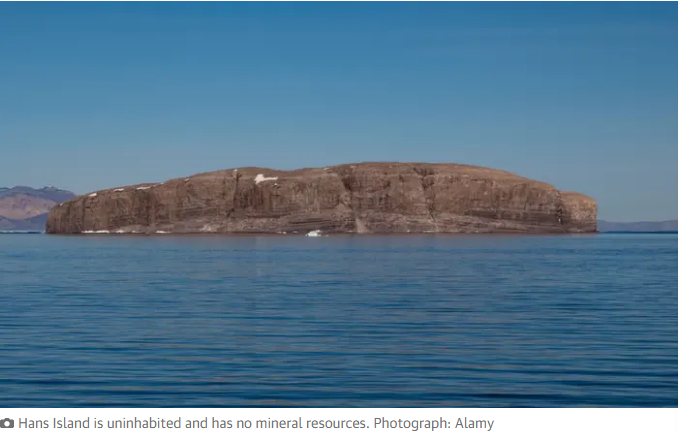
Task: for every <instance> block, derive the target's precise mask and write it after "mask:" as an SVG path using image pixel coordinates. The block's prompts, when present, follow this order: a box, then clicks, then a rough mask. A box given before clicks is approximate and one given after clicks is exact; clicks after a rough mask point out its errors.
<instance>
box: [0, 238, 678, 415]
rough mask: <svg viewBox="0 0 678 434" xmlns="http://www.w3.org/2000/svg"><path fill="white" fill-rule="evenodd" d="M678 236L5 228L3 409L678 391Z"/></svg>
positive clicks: (530, 402)
mask: <svg viewBox="0 0 678 434" xmlns="http://www.w3.org/2000/svg"><path fill="white" fill-rule="evenodd" d="M677 264H678V235H675V234H674V235H659V234H651V235H643V234H633V235H621V234H618V235H605V234H602V235H588V236H484V235H474V236H436V235H421V236H337V237H320V238H308V237H303V236H248V237H220V236H215V237H209V236H169V235H165V236H154V237H145V236H137V237H134V236H75V237H59V236H45V235H33V236H27V235H2V236H1V237H0V297H1V302H0V354H1V355H0V407H77V406H86V407H96V406H105V407H110V406H113V407H115V406H124V407H184V406H191V407H193V406H196V407H211V406H248V407H255V406H267V407H271V406H273V407H275V406H312V407H327V406H354V407H416V406H433V407H437V406H440V407H442V406H445V407H450V406H452V407H454V406H474V407H501V406H539V407H550V406H559V407H568V406H577V407H583V406H633V407H648V406H664V407H666V406H677V405H678V338H677V336H678V334H677V333H676V330H678V267H677Z"/></svg>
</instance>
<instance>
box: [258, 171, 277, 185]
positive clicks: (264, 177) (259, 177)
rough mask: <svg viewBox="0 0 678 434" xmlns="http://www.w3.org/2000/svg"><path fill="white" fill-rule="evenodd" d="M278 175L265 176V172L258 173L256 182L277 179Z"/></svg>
mask: <svg viewBox="0 0 678 434" xmlns="http://www.w3.org/2000/svg"><path fill="white" fill-rule="evenodd" d="M277 180H278V177H277V176H270V177H266V176H264V174H263V173H260V174H258V175H257V176H255V177H254V182H256V183H257V184H259V183H260V182H265V181H277Z"/></svg>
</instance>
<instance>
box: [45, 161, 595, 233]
mask: <svg viewBox="0 0 678 434" xmlns="http://www.w3.org/2000/svg"><path fill="white" fill-rule="evenodd" d="M596 214H597V204H596V201H595V200H593V199H591V198H589V197H587V196H584V195H581V194H578V193H570V192H561V191H559V190H557V189H556V188H555V187H553V186H551V185H549V184H545V183H543V182H538V181H533V180H530V179H527V178H522V177H520V176H517V175H514V174H512V173H509V172H504V171H500V170H494V169H486V168H481V167H474V166H465V165H458V164H427V163H361V164H353V165H340V166H331V167H325V168H312V169H300V170H293V171H279V170H272V169H265V168H257V167H245V168H239V169H230V170H222V171H218V172H210V173H202V174H198V175H193V176H191V177H188V178H178V179H173V180H170V181H166V182H163V183H157V184H141V185H133V186H127V187H119V188H111V189H108V190H101V191H97V192H93V193H90V194H86V195H83V196H79V197H77V198H74V199H72V200H69V201H68V202H65V203H62V204H61V205H59V206H56V207H54V208H53V209H52V210H51V211H50V213H49V217H48V219H47V227H46V231H47V233H50V234H78V233H146V234H150V233H287V234H291V233H306V232H309V231H314V230H320V231H322V232H324V233H408V232H409V233H475V232H516V233H568V232H595V231H596V217H597V215H596Z"/></svg>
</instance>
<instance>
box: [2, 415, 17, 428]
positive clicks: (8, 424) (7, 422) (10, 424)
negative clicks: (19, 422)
mask: <svg viewBox="0 0 678 434" xmlns="http://www.w3.org/2000/svg"><path fill="white" fill-rule="evenodd" d="M0 428H14V419H10V418H8V417H6V418H4V419H0Z"/></svg>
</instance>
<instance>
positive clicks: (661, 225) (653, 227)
mask: <svg viewBox="0 0 678 434" xmlns="http://www.w3.org/2000/svg"><path fill="white" fill-rule="evenodd" d="M598 231H599V232H676V231H678V220H666V221H663V222H628V223H615V222H608V221H605V220H598Z"/></svg>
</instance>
